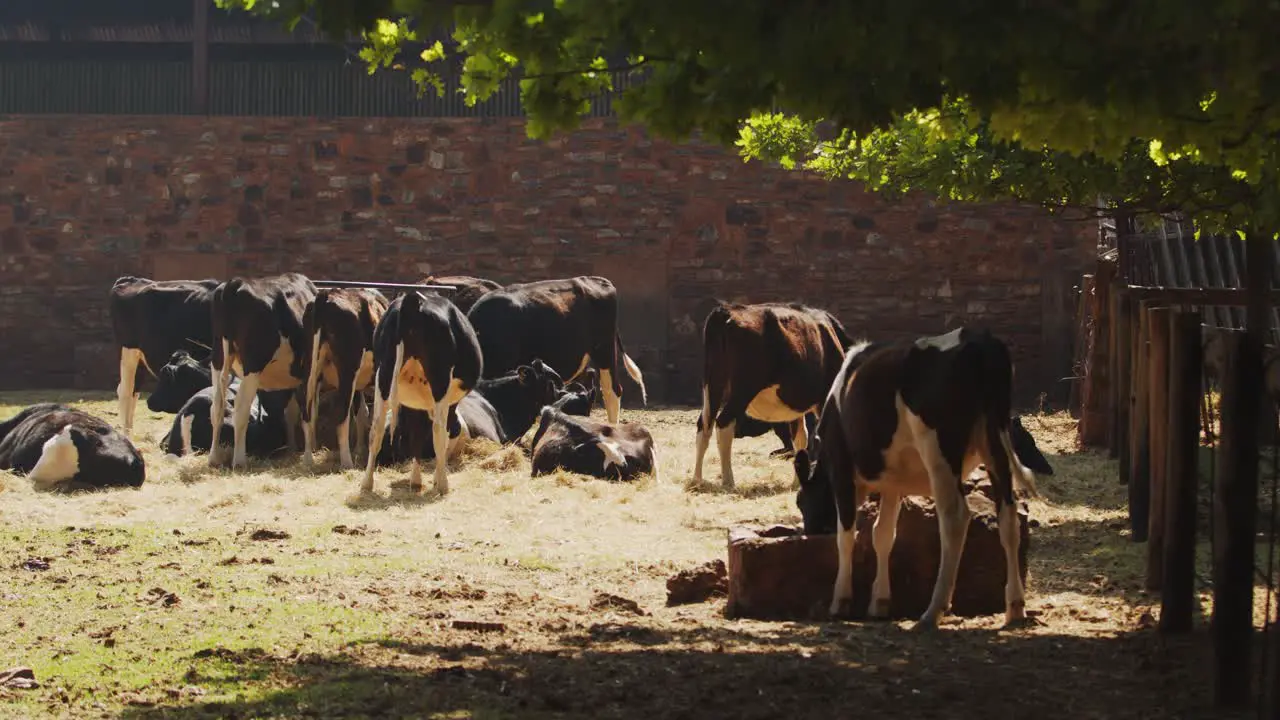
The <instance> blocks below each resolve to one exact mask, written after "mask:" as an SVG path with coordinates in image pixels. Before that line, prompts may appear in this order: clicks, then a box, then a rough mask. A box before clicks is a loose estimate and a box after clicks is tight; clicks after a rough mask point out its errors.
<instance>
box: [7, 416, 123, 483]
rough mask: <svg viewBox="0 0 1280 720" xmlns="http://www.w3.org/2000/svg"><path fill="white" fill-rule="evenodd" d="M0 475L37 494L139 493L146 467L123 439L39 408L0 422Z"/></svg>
mask: <svg viewBox="0 0 1280 720" xmlns="http://www.w3.org/2000/svg"><path fill="white" fill-rule="evenodd" d="M0 470H14V471H16V472H17V473H19V474H22V475H26V477H27V478H28V479H30V480H31V483H32V485H34V486H35V487H36V488H37V489H42V490H43V489H50V488H51V487H53V486H56V485H66V486H70V487H89V488H105V487H141V485H142V483H143V481H144V480H145V479H146V475H147V466H146V462H144V461H143V459H142V453H140V452H138V448H136V447H134V445H133V443H132V442H130V440H129V438H128V437H127V436H125V435H124V434H123V433H121V432H118V431H117V430H116V429H115V428H113V427H111V425H110V424H109V423H107V422H106V421H104V420H101V419H99V418H97V417H94V416H93V415H90V414H89V413H86V412H84V411H82V410H76V409H74V408H70V407H67V406H66V405H59V404H57V403H40V404H38V405H31V406H29V407H27V408H24V409H23V410H22V411H20V412H19V413H18V414H17V415H14V416H13V417H11V418H9V419H8V420H5V421H4V422H0Z"/></svg>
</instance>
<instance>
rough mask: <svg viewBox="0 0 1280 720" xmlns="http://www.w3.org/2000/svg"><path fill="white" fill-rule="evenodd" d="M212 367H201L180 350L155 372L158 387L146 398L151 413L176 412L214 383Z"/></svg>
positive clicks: (184, 351)
mask: <svg viewBox="0 0 1280 720" xmlns="http://www.w3.org/2000/svg"><path fill="white" fill-rule="evenodd" d="M212 377H213V375H212V372H211V371H210V370H209V366H207V365H202V364H201V363H200V362H199V361H197V360H196V359H195V358H193V357H191V354H190V353H188V352H187V351H186V350H178V351H177V352H175V353H174V354H173V355H171V356H170V357H169V362H167V363H165V365H164V367H162V368H160V371H159V372H157V373H156V388H155V390H152V391H151V395H150V396H149V397H148V398H147V408H148V409H149V410H151V412H166V413H176V412H178V411H180V410H182V406H183V405H185V404H186V402H187V401H188V400H190V399H191V396H192V395H195V394H196V393H198V392H200V391H201V390H203V389H205V388H207V387H209V386H210V385H212V384H213V380H212Z"/></svg>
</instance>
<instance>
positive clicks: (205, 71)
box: [191, 0, 213, 115]
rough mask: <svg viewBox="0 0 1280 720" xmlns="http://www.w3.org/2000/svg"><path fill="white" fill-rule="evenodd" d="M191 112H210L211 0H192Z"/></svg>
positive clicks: (199, 113) (204, 113)
mask: <svg viewBox="0 0 1280 720" xmlns="http://www.w3.org/2000/svg"><path fill="white" fill-rule="evenodd" d="M191 1H192V3H193V5H192V12H193V13H194V15H193V16H192V23H191V112H193V113H195V114H196V115H207V114H209V6H210V5H212V4H213V3H212V2H210V0H191Z"/></svg>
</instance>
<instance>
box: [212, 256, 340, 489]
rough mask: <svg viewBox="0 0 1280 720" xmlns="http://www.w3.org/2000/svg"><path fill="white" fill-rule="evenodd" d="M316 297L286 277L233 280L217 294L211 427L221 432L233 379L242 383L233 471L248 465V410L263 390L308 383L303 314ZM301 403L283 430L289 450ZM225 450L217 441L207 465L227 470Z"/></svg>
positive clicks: (299, 280)
mask: <svg viewBox="0 0 1280 720" xmlns="http://www.w3.org/2000/svg"><path fill="white" fill-rule="evenodd" d="M315 297H316V286H315V284H314V283H312V282H311V280H310V279H309V278H307V277H306V276H305V275H300V274H298V273H284V274H281V275H273V276H269V277H261V278H242V277H234V278H232V279H230V280H228V281H227V282H225V283H223V284H222V285H219V286H218V288H217V290H215V291H214V293H213V355H212V357H211V358H210V363H209V364H210V367H211V368H212V372H213V401H212V403H211V405H210V408H209V426H210V427H221V426H222V408H223V402H224V398H225V396H226V391H227V384H228V383H229V382H230V381H231V373H232V372H235V374H236V375H237V376H239V377H240V390H239V392H237V393H236V399H235V411H234V413H233V415H232V423H233V425H234V427H235V449H234V452H233V454H232V458H231V466H232V467H233V468H239V467H244V466H246V465H248V462H249V459H248V455H247V454H246V449H245V435H246V433H247V431H248V427H249V408H250V407H252V405H253V399H254V398H255V397H257V395H258V391H259V390H292V389H295V388H298V387H299V386H300V385H302V383H303V382H305V381H306V379H307V376H306V373H305V372H304V370H303V362H304V360H305V358H306V357H307V354H308V352H309V350H310V348H309V343H308V342H307V341H308V339H309V338H308V337H307V332H306V328H305V327H304V325H303V323H304V314H305V313H306V309H307V305H308V304H309V303H310V302H311V301H312V300H314V299H315ZM298 410H299V408H298V399H297V395H296V394H295V395H294V396H293V398H291V399H290V401H289V405H288V411H287V413H286V415H287V417H286V420H285V422H286V426H285V430H286V433H287V436H288V445H289V449H290V450H294V449H295V448H297V425H298V422H297V415H298V414H299V412H298ZM223 449H224V446H223V445H222V443H221V442H219V438H214V441H213V445H212V447H211V448H210V450H209V465H210V466H211V467H217V466H218V465H221V464H223V462H224V459H223Z"/></svg>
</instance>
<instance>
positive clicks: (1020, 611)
mask: <svg viewBox="0 0 1280 720" xmlns="http://www.w3.org/2000/svg"><path fill="white" fill-rule="evenodd" d="M1000 445H1001V447H1003V448H1004V451H1005V454H1006V455H1008V457H1010V458H1012V460H1011V461H1010V462H1011V463H1014V462H1020V461H1019V460H1018V456H1017V455H1016V454H1015V453H1014V451H1013V443H1012V442H1010V441H1009V438H1008V437H1007V436H1006V435H1004V434H1003V433H1002V434H1001V437H1000ZM997 462H998V461H997V460H990V461H988V465H987V468H988V469H994V467H995V465H996V464H997ZM1009 472H1010V473H1011V474H1013V473H1017V472H1019V470H1017V469H1015V468H1012V467H1010V468H1009ZM1022 472H1029V471H1022ZM965 477H968V472H966V473H965ZM1010 482H1013V480H1012V477H1011V479H1010ZM996 507H997V508H998V510H997V511H996V513H997V524H998V527H999V530H1000V544H1001V545H1002V546H1003V547H1004V560H1005V581H1004V621H1005V624H1007V625H1014V624H1017V623H1020V622H1022V621H1024V620H1026V619H1027V596H1026V589H1025V588H1024V587H1023V586H1022V572H1021V566H1020V564H1019V563H1018V545H1019V543H1020V542H1021V540H1022V538H1021V535H1020V533H1019V527H1018V508H1017V505H1015V504H1013V503H1007V502H1004V498H1001V497H1000V496H999V494H998V493H997V495H996Z"/></svg>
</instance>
